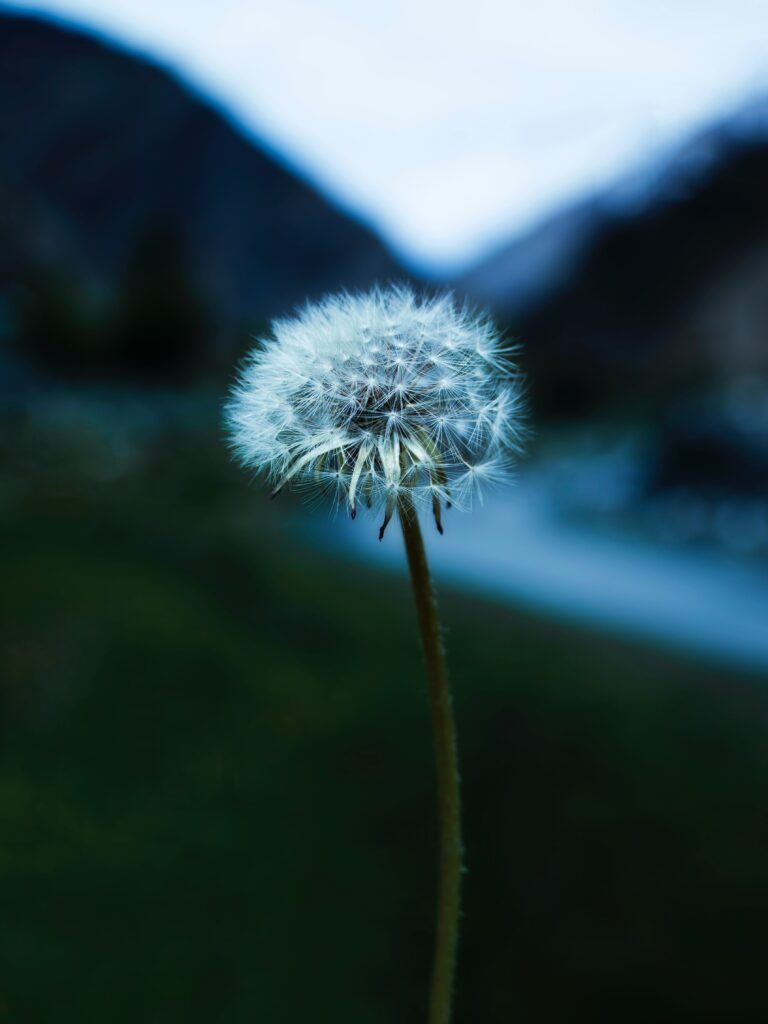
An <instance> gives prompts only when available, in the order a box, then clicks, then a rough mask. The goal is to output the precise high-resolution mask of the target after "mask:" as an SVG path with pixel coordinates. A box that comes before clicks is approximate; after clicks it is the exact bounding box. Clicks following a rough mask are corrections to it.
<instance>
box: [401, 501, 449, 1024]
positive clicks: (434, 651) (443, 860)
mask: <svg viewBox="0 0 768 1024" xmlns="http://www.w3.org/2000/svg"><path fill="white" fill-rule="evenodd" d="M398 511H399V515H400V524H401V526H402V529H403V539H404V540H405V550H406V553H407V555H408V567H409V569H410V571H411V582H412V584H413V593H414V598H415V601H416V614H417V616H418V620H419V629H420V630H421V641H422V644H423V647H424V659H425V661H426V666H427V683H428V688H429V699H430V704H431V709H432V726H433V729H434V736H435V760H436V766H437V794H438V805H439V818H440V881H439V891H438V902H437V934H436V937H435V959H434V968H433V974H432V993H431V1000H430V1011H429V1024H448V1022H449V1021H450V1019H451V1003H452V997H453V976H454V970H455V964H456V948H457V945H458V939H459V909H460V886H461V809H460V802H459V774H458V761H457V757H456V727H455V724H454V718H453V705H452V702H451V691H450V688H449V686H448V672H447V669H446V663H445V650H444V648H443V641H442V637H441V634H440V622H439V619H438V614H437V601H436V600H435V592H434V589H433V587H432V580H431V577H430V574H429V567H428V565H427V556H426V552H425V551H424V541H423V539H422V536H421V529H420V527H419V521H418V518H417V516H416V510H415V509H414V508H413V505H412V503H411V502H410V501H409V500H407V499H401V502H400V506H399V509H398Z"/></svg>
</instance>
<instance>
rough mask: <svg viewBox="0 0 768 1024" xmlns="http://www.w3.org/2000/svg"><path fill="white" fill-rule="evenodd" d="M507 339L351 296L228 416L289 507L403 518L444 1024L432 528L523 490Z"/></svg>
mask: <svg viewBox="0 0 768 1024" xmlns="http://www.w3.org/2000/svg"><path fill="white" fill-rule="evenodd" d="M511 355H512V349H511V347H510V346H508V345H506V344H505V343H504V342H503V340H502V339H501V337H500V336H499V334H498V332H497V331H496V329H495V328H494V326H493V324H492V323H491V322H490V321H489V320H488V319H486V318H479V317H476V316H473V315H472V314H471V313H470V312H469V311H468V310H467V309H466V308H463V307H459V306H457V304H456V303H455V302H454V300H453V299H452V298H451V297H450V296H445V295H444V296H439V297H435V298H428V299H420V298H419V297H417V296H416V295H415V294H414V293H413V292H412V291H411V290H410V289H407V288H391V289H388V290H380V289H375V290H373V291H371V292H369V293H367V294H363V295H348V294H342V295H338V296H332V297H329V298H326V299H324V300H323V301H322V302H320V303H318V304H315V305H308V306H306V307H305V308H304V310H303V311H302V312H301V313H300V314H299V315H298V316H297V317H295V318H293V319H287V320H280V321H278V322H276V323H275V324H274V325H273V334H272V336H271V337H270V338H267V339H265V340H264V341H263V342H262V343H261V345H260V347H258V348H257V349H256V350H255V351H254V352H253V354H252V355H251V356H250V358H249V360H248V361H247V363H246V365H245V367H244V369H243V372H242V374H241V376H240V379H239V381H238V383H237V385H236V386H235V389H234V391H233V394H232V397H231V399H230V402H229V404H228V406H227V411H226V418H227V424H228V427H229V431H230V436H231V442H232V445H233V448H234V450H235V452H236V454H237V456H238V457H239V459H240V461H241V462H242V463H243V464H244V465H245V466H248V467H251V468H253V469H255V470H257V471H258V472H260V473H263V474H264V475H265V476H266V477H267V478H268V480H269V481H270V483H271V486H272V494H273V496H275V495H277V494H279V492H280V491H281V490H283V488H284V487H286V486H296V487H299V488H303V489H305V490H308V491H310V492H312V493H313V494H321V495H325V496H327V497H328V498H329V499H330V500H331V501H332V502H334V503H335V504H337V505H340V506H342V507H346V508H347V509H348V510H349V513H350V515H351V516H352V518H355V516H356V515H357V512H358V509H359V508H360V507H361V506H365V507H367V508H369V509H373V510H375V511H376V512H377V513H378V514H379V515H380V516H381V526H380V529H379V539H381V538H383V536H384V533H385V531H386V529H387V526H388V524H389V522H390V520H391V519H392V517H393V516H394V515H395V513H397V515H398V518H399V520H400V523H401V526H402V531H403V537H404V540H405V548H406V554H407V558H408V565H409V568H410V574H411V582H412V584H413V590H414V597H415V604H416V612H417V617H418V620H419V626H420V630H421V636H422V643H423V647H424V656H425V661H426V668H427V679H428V685H429V694H430V703H431V707H432V718H433V726H434V731H435V750H436V761H437V780H438V799H439V805H440V833H441V834H440V887H439V895H438V919H437V938H436V947H435V961H434V971H433V978H432V992H431V1004H430V1005H431V1010H430V1022H431V1024H446V1022H447V1021H448V1020H449V1019H450V1013H451V1001H452V988H453V974H454V965H455V959H456V948H457V941H458V917H459V885H460V876H461V834H460V806H459V789H458V772H457V758H456V741H455V727H454V721H453V710H452V705H451V696H450V690H449V687H448V677H447V671H446V663H445V653H444V650H443V645H442V640H441V635H440V625H439V620H438V616H437V605H436V602H435V597H434V591H433V587H432V582H431V578H430V574H429V569H428V566H427V561H426V554H425V550H424V543H423V539H422V535H421V530H420V527H419V519H418V513H419V511H420V510H421V509H426V510H428V511H429V513H430V514H431V515H432V517H433V519H434V522H435V525H436V527H437V530H438V531H439V532H440V533H441V534H442V533H443V511H444V509H447V508H450V507H451V505H458V506H459V507H462V508H470V507H471V505H472V503H473V501H474V500H475V499H476V498H479V499H482V494H483V489H484V487H485V486H486V485H490V484H494V483H499V482H503V481H505V480H506V479H508V478H509V475H510V470H511V467H512V465H513V463H514V459H515V457H516V456H517V455H518V454H519V452H520V445H521V438H522V428H521V423H522V416H521V389H520V377H519V374H518V373H517V371H516V369H515V368H514V366H513V364H512V362H511Z"/></svg>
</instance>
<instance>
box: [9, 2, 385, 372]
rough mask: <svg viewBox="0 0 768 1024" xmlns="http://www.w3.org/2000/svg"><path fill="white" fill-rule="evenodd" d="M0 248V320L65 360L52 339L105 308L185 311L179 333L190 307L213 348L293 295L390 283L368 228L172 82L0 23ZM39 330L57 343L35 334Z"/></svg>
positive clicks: (141, 66) (135, 61)
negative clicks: (26, 328)
mask: <svg viewBox="0 0 768 1024" xmlns="http://www.w3.org/2000/svg"><path fill="white" fill-rule="evenodd" d="M0 237H2V240H3V242H2V248H1V249H0V306H1V307H2V308H1V309H0V312H2V313H3V317H2V319H4V320H6V321H8V320H9V317H10V320H11V321H12V320H13V319H14V317H15V316H17V315H18V316H21V319H22V320H23V321H24V323H27V321H28V320H31V321H32V322H33V323H34V324H36V327H34V329H33V330H32V334H33V335H35V337H38V342H39V341H40V337H42V336H43V335H45V344H44V345H43V347H44V348H45V346H46V345H47V355H46V358H48V357H51V356H52V354H53V353H52V349H53V348H56V346H57V345H58V351H59V352H60V354H61V352H64V353H65V356H64V361H66V360H70V361H74V362H75V363H76V362H77V358H75V356H73V355H72V352H70V351H69V350H68V349H67V344H68V343H67V342H66V339H65V337H64V336H65V335H67V332H69V334H70V335H72V334H73V332H74V334H77V332H78V331H80V333H81V334H82V332H83V330H84V329H85V328H84V324H86V323H90V326H91V327H92V326H93V324H92V322H91V321H93V316H91V313H93V308H94V307H96V308H98V309H102V312H103V307H104V304H105V303H106V304H107V305H109V303H110V302H112V301H113V299H114V301H116V302H118V305H120V303H121V302H122V307H121V311H120V315H119V316H118V313H117V312H114V311H113V313H114V315H113V316H112V319H113V321H114V320H115V319H120V321H121V324H122V327H121V329H122V330H123V331H124V330H125V324H126V322H127V321H130V319H131V315H133V314H135V315H136V316H137V317H138V318H139V319H140V320H141V318H142V317H144V316H145V314H146V313H147V312H148V311H149V310H151V309H153V308H154V309H157V308H158V304H159V305H160V306H162V305H163V303H165V306H166V307H168V308H167V309H165V312H166V313H168V312H169V310H170V309H171V307H173V310H174V311H176V312H178V311H179V309H178V308H180V307H181V306H185V308H186V307H188V308H186V313H185V317H186V320H185V317H182V320H184V321H185V323H188V322H191V321H192V320H196V318H197V314H198V312H199V313H200V315H201V317H202V311H203V310H205V315H206V318H207V319H205V323H206V325H207V327H206V332H207V338H208V340H209V341H210V339H212V338H217V339H218V340H219V341H221V339H222V338H224V339H226V338H229V337H230V335H231V333H232V331H233V330H235V329H239V328H241V327H244V328H249V327H253V326H254V325H255V326H261V325H262V324H263V323H264V321H265V320H266V319H267V318H271V317H273V316H275V315H277V314H281V313H284V312H286V311H287V310H289V309H290V308H291V307H293V306H294V305H295V304H297V303H300V302H302V301H303V300H304V299H305V298H307V297H308V296H310V297H311V296H316V295H318V294H320V293H322V292H324V291H326V290H329V289H334V288H338V287H340V286H345V287H358V286H365V285H368V284H370V283H371V282H373V281H374V280H384V279H390V278H392V277H398V278H399V277H402V276H403V272H402V270H401V268H400V267H399V266H398V265H397V264H396V262H395V260H394V259H393V258H392V256H390V254H389V253H388V252H387V251H386V249H385V248H384V246H383V245H382V244H381V243H380V242H379V241H378V239H377V238H375V237H374V235H373V234H372V233H371V232H370V231H368V230H366V229H365V228H364V227H363V226H361V225H360V224H358V223H356V222H355V221H354V220H353V219H351V218H350V217H349V216H347V215H346V214H345V213H343V212H342V211H341V210H339V209H338V208H336V207H334V206H333V205H332V203H330V202H329V201H328V200H326V199H324V198H323V197H321V196H320V195H319V194H318V193H317V192H316V191H315V190H314V189H312V188H311V187H310V186H309V185H308V184H306V183H305V182H303V181H301V180H299V178H297V177H296V176H295V175H294V174H292V173H291V172H290V171H289V170H287V169H286V168H285V167H284V166H281V165H280V164H279V163H278V162H277V161H276V160H275V159H273V158H272V157H271V156H270V155H268V153H267V152H266V151H265V150H264V148H262V147H260V146H259V145H258V144H257V143H256V142H254V141H253V140H251V139H250V138H247V137H246V136H245V134H244V133H243V132H241V131H240V130H238V129H237V128H236V127H235V126H234V125H233V124H232V123H231V122H230V121H229V120H228V119H227V118H226V117H225V116H224V115H222V113H220V112H219V111H218V110H216V109H215V108H214V107H213V106H212V105H211V104H210V103H209V102H208V101H206V100H205V99H203V98H202V97H200V96H198V95H195V94H193V92H191V91H190V90H189V89H188V88H186V87H185V86H184V85H182V84H181V83H180V82H179V81H177V80H176V79H175V78H174V77H173V75H171V74H170V73H169V72H167V71H166V70H164V69H162V68H161V67H158V66H156V65H154V64H152V63H150V62H149V61H147V60H144V59H142V58H140V57H137V56H135V55H131V54H129V53H127V52H124V51H122V50H120V49H117V48H116V47H114V46H111V45H108V44H106V43H105V42H102V41H100V40H98V39H96V38H94V37H92V36H90V35H88V34H86V33H84V32H81V31H75V30H73V29H71V28H64V27H61V26H60V25H59V24H52V23H48V22H46V21H45V20H42V19H41V18H38V17H27V16H19V15H16V14H9V13H8V12H4V13H0ZM119 294H122V298H119ZM115 296H118V298H117V299H115ZM169 296H170V297H169ZM126 303H127V304H128V305H129V306H130V307H131V308H130V310H129V313H130V314H131V315H128V316H126V315H125V312H126V311H125V306H126ZM73 305H75V306H77V307H78V308H77V310H74V311H73V309H72V308H71V307H72V306H73ZM177 307H178V308H177ZM193 307H194V308H193ZM19 309H21V313H19ZM9 310H10V313H9V312H8V311H9ZM137 310H138V312H137ZM174 315H175V313H174ZM67 316H69V321H67V324H68V326H67V327H66V329H61V330H60V329H59V328H60V327H61V323H62V322H63V321H64V320H66V317H67ZM97 319H98V318H97ZM51 320H53V321H55V324H57V325H58V326H57V327H56V331H55V332H54V333H56V332H58V334H60V335H61V338H62V340H61V342H60V343H59V342H58V341H57V342H51V341H50V337H49V334H47V333H46V332H47V331H48V326H45V325H49V323H50V321H51ZM102 320H103V316H102ZM199 322H200V323H202V322H203V319H200V321H199ZM180 324H181V321H179V323H178V324H177V327H179V325H180ZM41 325H43V326H41ZM137 326H138V325H137ZM144 326H145V327H146V326H147V325H146V324H145V325H144ZM182 326H183V325H182ZM161 328H162V325H156V327H155V329H154V333H155V334H158V333H159V332H160V331H161ZM179 329H180V330H181V327H179ZM35 332H36V333H35ZM100 332H101V333H100V334H99V337H98V339H96V341H94V338H93V337H89V339H86V340H85V341H84V340H83V339H82V338H80V341H79V342H78V344H79V348H80V350H81V351H80V356H83V351H84V350H87V349H88V348H89V346H90V347H91V348H94V347H96V348H98V347H101V348H103V347H104V346H105V345H112V344H113V343H114V331H112V333H111V334H110V337H109V339H108V340H107V341H105V340H104V324H103V323H102V324H101V327H100ZM22 333H23V331H22ZM97 333H98V332H97ZM108 333H109V332H108ZM118 333H119V332H118ZM152 333H153V331H152V330H149V332H148V333H146V332H145V337H146V338H149V337H150V336H151V335H152ZM70 340H71V339H70ZM35 344H37V343H35V342H34V341H30V345H32V346H33V347H34V345H35ZM201 344H204V342H201ZM62 346H63V347H62ZM37 347H38V348H40V344H37ZM76 347H77V346H76ZM144 347H145V349H147V348H149V347H151V344H150V342H148V341H147V342H145V346H144ZM179 347H183V342H179V345H177V349H178V348H179ZM146 355H148V353H146V352H145V356H146ZM78 358H79V357H78ZM61 361H62V360H61V359H60V360H59V362H61ZM150 361H151V359H150ZM166 361H172V356H169V357H168V360H166Z"/></svg>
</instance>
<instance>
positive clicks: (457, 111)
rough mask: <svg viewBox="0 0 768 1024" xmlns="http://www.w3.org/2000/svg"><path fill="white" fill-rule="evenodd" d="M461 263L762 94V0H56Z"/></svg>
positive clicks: (419, 253) (332, 189)
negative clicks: (171, 71)
mask: <svg viewBox="0 0 768 1024" xmlns="http://www.w3.org/2000/svg"><path fill="white" fill-rule="evenodd" d="M9 6H11V7H15V8H21V9H27V10H35V11H38V12H41V13H49V14H54V15H56V16H58V17H63V18H65V19H67V20H69V21H74V22H75V23H76V24H80V25H84V26H87V27H90V28H93V29H96V30H98V31H99V32H100V33H101V34H104V35H106V36H107V37H109V38H112V39H115V40H117V41H119V42H121V43H123V44H124V45H128V46H130V47H131V48H134V49H137V50H139V51H141V52H143V53H146V54H147V55H149V56H151V57H153V58H155V59H158V60H160V61H161V62H162V63H164V64H165V65H166V66H168V67H170V68H171V69H173V70H174V71H176V72H178V73H179V74H180V75H181V76H182V77H183V78H184V79H185V80H186V81H187V82H188V83H190V84H192V85H194V86H195V87H196V88H198V89H201V90H202V91H203V92H205V93H207V94H208V95H210V96H211V97H212V98H213V99H214V100H215V101H216V102H217V103H218V104H220V105H222V106H223V107H224V108H225V109H226V110H227V111H228V112H229V113H230V114H231V115H232V116H233V118H234V119H235V120H236V121H237V122H238V123H239V124H241V125H242V126H243V127H245V129H246V130H247V131H249V132H253V133H255V134H257V135H258V136H259V137H261V138H262V139H264V140H265V141H266V142H267V143H268V144H269V145H270V146H271V147H273V148H276V149H277V150H278V151H279V152H280V153H282V154H284V155H285V158H286V159H287V160H288V161H289V162H290V164H291V165H293V166H294V167H297V168H298V169H299V170H300V172H301V173H302V174H303V175H305V176H307V177H309V178H310V180H312V181H313V182H314V183H316V184H317V185H319V187H320V188H321V189H322V190H323V191H324V192H325V193H326V194H328V195H329V196H330V197H331V198H333V199H334V200H336V201H338V202H340V203H341V204H342V205H343V206H345V207H346V208H347V209H350V210H352V211H353V212H355V213H356V214H358V215H359V216H361V217H362V218H363V219H364V220H365V221H366V222H367V223H369V224H371V225H372V226H373V227H375V229H376V230H378V231H379V232H380V233H381V234H382V235H383V237H384V238H385V240H386V241H387V242H388V243H389V244H390V245H391V246H392V247H393V248H394V249H395V251H396V252H397V253H398V254H399V255H400V256H401V257H404V258H405V259H406V260H407V261H410V262H411V264H412V265H413V266H414V267H415V268H418V269H421V270H432V271H434V272H446V271H448V272H455V271H456V270H458V269H460V268H462V267H464V266H467V265H469V264H470V263H472V262H473V261H474V260H476V259H478V258H481V257H482V256H483V255H484V254H485V253H487V252H489V251H491V250H493V249H494V248H495V247H497V246H500V245H502V244H503V243H505V242H507V241H509V240H510V239H512V238H513V237H514V236H515V235H517V234H520V233H522V232H524V231H526V230H527V229H529V228H531V227H533V226H534V225H535V224H536V222H537V221H539V220H540V219H542V218H543V217H545V216H547V215H548V214H550V213H552V212H554V211H555V210H557V209H558V208H559V207H562V206H564V205H567V204H568V203H569V202H570V201H573V200H575V199H577V198H579V197H580V196H582V195H584V194H585V193H587V192H590V191H592V190H594V189H598V188H600V187H602V186H603V185H606V184H609V183H611V182H612V181H613V180H615V179H616V178H617V177H619V176H620V175H622V174H624V173H626V172H627V171H629V170H631V169H632V168H633V167H634V166H635V165H637V164H638V163H639V162H641V161H645V160H647V159H649V158H651V157H652V156H653V155H654V154H656V153H659V152H663V150H664V148H665V147H667V146H669V145H672V144H673V143H674V142H675V140H677V139H680V138H681V137H684V136H685V135H686V134H688V133H690V132H692V131H694V130H695V129H696V128H697V127H698V126H701V125H704V124H706V123H707V122H708V121H709V120H710V119H712V118H713V117H716V116H717V115H719V114H721V113H723V112H725V111H727V110H728V109H729V108H730V107H733V106H736V105H738V104H739V103H740V102H742V101H743V100H744V99H747V98H749V97H750V96H752V95H754V94H755V93H758V92H760V91H761V90H766V91H768V3H766V0H728V2H726V0H611V2H609V0H536V3H530V0H526V2H521V0H471V2H453V0H205V2H203V0H183V2H179V0H53V2H49V3H34V4H24V3H20V4H12V5H9Z"/></svg>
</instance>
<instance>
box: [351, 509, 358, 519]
mask: <svg viewBox="0 0 768 1024" xmlns="http://www.w3.org/2000/svg"><path fill="white" fill-rule="evenodd" d="M350 515H351V516H352V518H353V519H354V518H355V516H356V515H357V509H356V508H355V507H354V506H352V510H351V512H350Z"/></svg>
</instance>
